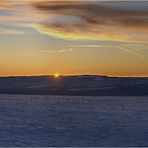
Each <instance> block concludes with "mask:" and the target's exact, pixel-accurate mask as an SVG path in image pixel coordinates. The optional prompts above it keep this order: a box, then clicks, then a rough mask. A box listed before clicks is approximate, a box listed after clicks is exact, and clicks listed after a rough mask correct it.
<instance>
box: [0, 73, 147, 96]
mask: <svg viewBox="0 0 148 148" xmlns="http://www.w3.org/2000/svg"><path fill="white" fill-rule="evenodd" d="M0 94H26V95H27V94H28V95H31V94H36V95H76V96H77V95H80V96H146V95H148V78H136V77H133V78H132V77H130V78H126V77H121V78H119V77H107V76H97V75H82V76H61V77H59V78H54V77H53V76H23V77H22V76H21V77H0Z"/></svg>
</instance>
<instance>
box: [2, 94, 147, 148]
mask: <svg viewBox="0 0 148 148" xmlns="http://www.w3.org/2000/svg"><path fill="white" fill-rule="evenodd" d="M0 146H1V147H3V146H6V147H8V146H11V147H12V146H17V147H21V146H26V147H34V146H36V147H45V146H46V147H49V146H53V147H54V146H62V147H66V146H69V147H70V146H71V147H74V146H76V147H78V146H79V147H80V146H82V147H86V146H89V147H94V146H113V147H115V146H140V147H142V146H148V97H71V96H70V97H69V96H24V95H0Z"/></svg>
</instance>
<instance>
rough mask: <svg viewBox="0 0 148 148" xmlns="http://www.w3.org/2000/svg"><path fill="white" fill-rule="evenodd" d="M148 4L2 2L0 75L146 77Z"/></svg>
mask: <svg viewBox="0 0 148 148" xmlns="http://www.w3.org/2000/svg"><path fill="white" fill-rule="evenodd" d="M147 39H148V1H111V0H110V1H105V0H104V1H103V0H102V1H92V0H91V1H70V0H67V1H62V0H61V1H51V0H16V1H15V0H1V1H0V76H20V75H50V74H53V73H57V72H58V73H60V74H62V75H82V74H95V75H108V76H148V41H147Z"/></svg>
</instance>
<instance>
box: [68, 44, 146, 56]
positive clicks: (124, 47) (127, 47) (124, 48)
mask: <svg viewBox="0 0 148 148" xmlns="http://www.w3.org/2000/svg"><path fill="white" fill-rule="evenodd" d="M136 46H138V45H120V46H119V45H118V46H117V45H72V46H70V47H72V48H84V49H85V48H91V49H93V48H101V49H102V48H108V49H111V48H114V49H119V50H121V51H122V52H126V53H129V54H131V55H134V56H137V57H140V58H144V57H145V56H144V55H143V54H141V53H140V50H138V51H137V50H134V48H135V47H136ZM133 47H134V48H133ZM139 47H140V45H139ZM136 49H137V48H136Z"/></svg>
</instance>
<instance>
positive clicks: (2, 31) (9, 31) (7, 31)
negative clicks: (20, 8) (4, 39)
mask: <svg viewBox="0 0 148 148" xmlns="http://www.w3.org/2000/svg"><path fill="white" fill-rule="evenodd" d="M1 34H2V35H22V34H24V32H22V31H18V30H13V29H1V28H0V35H1Z"/></svg>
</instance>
